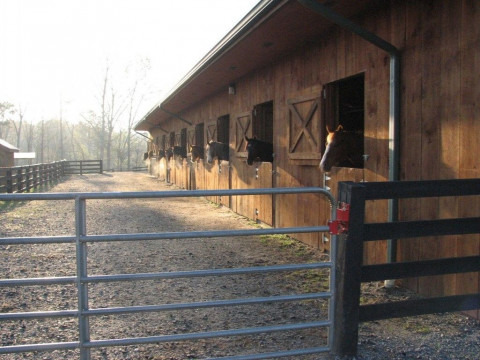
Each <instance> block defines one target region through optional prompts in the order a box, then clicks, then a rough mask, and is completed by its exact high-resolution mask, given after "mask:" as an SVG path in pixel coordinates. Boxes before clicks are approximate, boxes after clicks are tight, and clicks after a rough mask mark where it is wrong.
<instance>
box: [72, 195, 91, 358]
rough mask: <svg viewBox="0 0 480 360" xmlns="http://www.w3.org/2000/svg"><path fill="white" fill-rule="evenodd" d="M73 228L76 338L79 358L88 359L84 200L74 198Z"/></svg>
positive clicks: (88, 336)
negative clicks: (75, 279)
mask: <svg viewBox="0 0 480 360" xmlns="http://www.w3.org/2000/svg"><path fill="white" fill-rule="evenodd" d="M75 230H76V250H77V289H78V338H79V342H80V360H90V348H86V347H85V343H86V342H89V341H90V324H89V318H88V316H85V315H84V312H85V311H87V310H88V284H87V283H83V282H82V278H86V277H87V244H86V243H85V242H82V241H81V237H82V236H85V235H86V233H87V224H86V200H85V198H81V197H80V196H77V197H76V198H75Z"/></svg>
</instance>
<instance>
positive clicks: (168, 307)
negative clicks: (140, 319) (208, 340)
mask: <svg viewBox="0 0 480 360" xmlns="http://www.w3.org/2000/svg"><path fill="white" fill-rule="evenodd" d="M331 296H332V294H331V293H329V292H324V293H309V294H300V295H283V296H282V295H281V296H270V297H258V298H247V299H233V300H214V301H200V302H192V303H178V304H164V305H147V306H130V307H116V308H101V309H91V310H87V311H83V312H82V315H86V316H97V315H114V314H115V315H116V314H128V313H140V312H160V311H172V310H187V309H205V308H212V307H219V308H220V307H227V306H240V305H254V304H263V303H276V302H287V301H305V300H317V299H325V298H330V297H331ZM0 319H1V317H0Z"/></svg>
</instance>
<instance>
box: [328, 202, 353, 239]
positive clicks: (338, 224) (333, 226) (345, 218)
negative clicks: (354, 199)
mask: <svg viewBox="0 0 480 360" xmlns="http://www.w3.org/2000/svg"><path fill="white" fill-rule="evenodd" d="M349 220H350V204H347V203H344V202H342V203H339V207H338V208H337V219H336V220H329V221H328V227H329V233H330V234H332V235H339V234H344V233H346V232H348V222H349Z"/></svg>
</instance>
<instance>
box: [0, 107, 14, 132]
mask: <svg viewBox="0 0 480 360" xmlns="http://www.w3.org/2000/svg"><path fill="white" fill-rule="evenodd" d="M15 112H16V109H15V107H14V106H13V104H11V103H9V102H0V139H5V140H6V141H8V134H9V131H10V122H12V117H13V115H15Z"/></svg>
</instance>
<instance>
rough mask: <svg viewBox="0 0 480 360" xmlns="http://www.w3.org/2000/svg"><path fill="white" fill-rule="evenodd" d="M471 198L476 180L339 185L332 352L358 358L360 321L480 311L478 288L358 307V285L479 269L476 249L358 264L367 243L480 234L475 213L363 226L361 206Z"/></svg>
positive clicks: (478, 185)
mask: <svg viewBox="0 0 480 360" xmlns="http://www.w3.org/2000/svg"><path fill="white" fill-rule="evenodd" d="M469 195H480V179H468V180H438V181H402V182H381V183H380V182H379V183H374V182H372V183H353V182H342V183H340V184H339V191H338V196H339V199H338V201H339V209H340V210H337V219H339V218H343V219H344V220H343V221H340V220H337V221H336V222H334V223H335V226H333V227H332V228H334V227H337V228H339V229H342V228H343V229H345V228H347V230H346V232H345V233H344V234H342V235H340V236H339V237H338V251H337V257H336V267H337V277H336V285H335V315H334V321H335V326H334V332H335V334H334V336H333V339H334V340H333V342H334V343H333V345H332V352H333V353H334V354H336V355H342V356H344V355H356V352H357V343H358V324H359V322H366V321H374V320H380V319H387V318H392V317H403V316H416V315H420V314H431V313H441V312H450V311H467V310H476V309H480V291H479V289H478V286H476V291H475V292H476V293H470V294H465V295H454V296H444V297H433V298H422V299H418V300H407V301H398V302H390V303H382V304H371V305H360V285H361V283H362V282H369V281H380V280H385V279H401V278H412V277H419V276H433V275H444V274H455V273H467V272H478V271H480V255H479V253H478V251H477V250H475V251H474V253H469V254H466V255H469V256H466V257H457V258H443V259H434V260H432V259H430V260H419V261H412V262H400V263H388V264H379V265H367V266H365V265H362V257H363V244H364V242H365V241H378V240H382V239H404V238H418V237H426V236H443V235H465V234H479V233H480V214H478V209H477V217H468V218H453V219H450V218H449V219H438V220H418V221H397V222H390V223H368V224H366V223H365V202H366V201H367V200H377V199H404V198H426V197H446V196H469ZM346 213H347V215H346ZM338 215H340V216H338ZM345 220H346V221H345ZM340 232H342V231H340ZM462 240H463V239H462V238H458V241H462Z"/></svg>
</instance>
